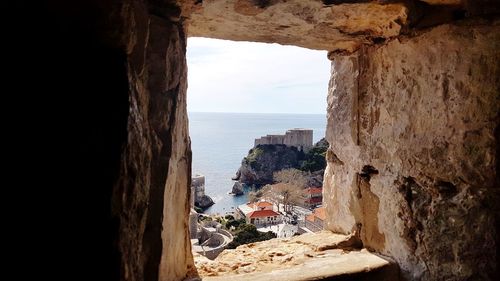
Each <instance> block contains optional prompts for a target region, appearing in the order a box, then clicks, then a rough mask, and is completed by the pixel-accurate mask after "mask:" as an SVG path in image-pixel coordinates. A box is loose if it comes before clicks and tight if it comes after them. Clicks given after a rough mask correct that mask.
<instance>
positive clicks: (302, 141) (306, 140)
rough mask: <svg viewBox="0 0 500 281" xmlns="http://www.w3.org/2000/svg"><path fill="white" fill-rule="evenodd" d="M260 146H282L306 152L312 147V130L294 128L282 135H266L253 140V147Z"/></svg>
mask: <svg viewBox="0 0 500 281" xmlns="http://www.w3.org/2000/svg"><path fill="white" fill-rule="evenodd" d="M261 144H284V145H286V146H295V147H297V148H298V149H299V150H303V151H307V150H309V149H310V148H311V147H312V146H313V130H311V129H300V128H295V129H291V130H287V131H286V133H285V134H284V135H266V136H263V137H260V138H258V139H255V144H254V147H256V146H257V145H261Z"/></svg>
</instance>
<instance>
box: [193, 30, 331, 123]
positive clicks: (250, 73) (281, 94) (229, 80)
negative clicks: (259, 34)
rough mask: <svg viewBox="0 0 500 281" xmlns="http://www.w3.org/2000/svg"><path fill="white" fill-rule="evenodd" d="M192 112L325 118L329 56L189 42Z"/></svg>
mask: <svg viewBox="0 0 500 281" xmlns="http://www.w3.org/2000/svg"><path fill="white" fill-rule="evenodd" d="M187 60H188V110H189V111H206V112H212V111H213V112H268V113H325V111H326V95H327V86H328V79H329V76H330V62H329V60H328V59H327V58H326V52H324V51H313V50H308V49H303V48H298V47H293V46H282V45H278V44H263V43H253V42H234V41H226V40H215V39H208V38H189V39H188V52H187Z"/></svg>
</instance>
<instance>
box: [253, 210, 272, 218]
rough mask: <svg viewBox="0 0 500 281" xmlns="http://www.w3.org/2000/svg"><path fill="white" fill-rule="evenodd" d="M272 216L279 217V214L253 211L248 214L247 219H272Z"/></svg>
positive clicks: (269, 211) (267, 211)
mask: <svg viewBox="0 0 500 281" xmlns="http://www.w3.org/2000/svg"><path fill="white" fill-rule="evenodd" d="M273 216H279V214H278V213H276V212H275V211H271V210H260V211H253V212H251V213H250V214H248V217H249V218H262V217H273Z"/></svg>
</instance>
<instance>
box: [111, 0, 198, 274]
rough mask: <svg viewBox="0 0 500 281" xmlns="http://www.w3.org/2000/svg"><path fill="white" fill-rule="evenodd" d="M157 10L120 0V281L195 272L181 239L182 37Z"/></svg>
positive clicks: (185, 199)
mask: <svg viewBox="0 0 500 281" xmlns="http://www.w3.org/2000/svg"><path fill="white" fill-rule="evenodd" d="M166 4H167V1H165V2H164V3H162V5H166ZM173 4H174V3H173V2H172V3H170V5H173ZM158 5H159V3H149V4H148V5H146V4H145V3H142V2H141V1H125V2H124V3H123V4H122V6H121V9H122V10H121V13H120V14H119V15H120V17H121V20H122V21H123V26H122V27H123V28H124V30H123V36H124V37H125V38H123V40H124V44H125V47H126V52H127V69H128V78H129V83H130V86H129V90H130V96H129V100H130V109H129V120H128V142H127V145H126V148H125V150H124V153H123V155H122V168H121V174H120V178H119V180H118V182H117V184H116V189H115V194H114V207H115V210H114V213H115V216H116V217H117V218H118V219H119V227H120V233H119V246H118V247H119V250H120V252H121V271H122V272H121V279H122V280H180V279H183V278H185V277H188V276H194V275H196V269H195V268H194V263H193V259H192V254H191V244H190V241H189V235H188V214H189V198H190V196H189V194H190V188H189V186H190V179H191V175H190V169H191V168H190V167H191V151H190V141H189V138H188V130H187V113H186V87H187V81H186V80H187V76H186V75H187V68H186V61H185V51H186V38H185V34H184V31H183V27H182V25H180V23H179V22H178V21H176V17H175V10H173V9H163V10H162V11H163V12H164V13H159V12H158V10H161V9H160V8H161V7H159V6H158ZM172 7H174V6H172ZM177 13H178V14H179V13H180V10H178V11H177Z"/></svg>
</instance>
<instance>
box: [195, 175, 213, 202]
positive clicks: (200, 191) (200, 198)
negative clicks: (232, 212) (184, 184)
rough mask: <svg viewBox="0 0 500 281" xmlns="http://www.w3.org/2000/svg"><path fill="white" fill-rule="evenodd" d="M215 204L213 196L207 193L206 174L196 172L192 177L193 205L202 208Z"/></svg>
mask: <svg viewBox="0 0 500 281" xmlns="http://www.w3.org/2000/svg"><path fill="white" fill-rule="evenodd" d="M213 204H214V201H213V200H212V198H211V197H210V196H208V195H206V194H205V176H204V175H200V174H196V175H194V176H193V177H192V178H191V207H194V206H197V207H200V208H202V209H205V208H208V207H210V206H212V205H213Z"/></svg>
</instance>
